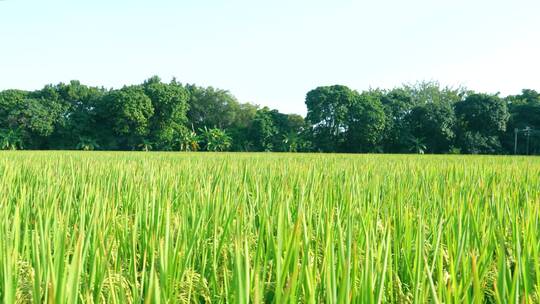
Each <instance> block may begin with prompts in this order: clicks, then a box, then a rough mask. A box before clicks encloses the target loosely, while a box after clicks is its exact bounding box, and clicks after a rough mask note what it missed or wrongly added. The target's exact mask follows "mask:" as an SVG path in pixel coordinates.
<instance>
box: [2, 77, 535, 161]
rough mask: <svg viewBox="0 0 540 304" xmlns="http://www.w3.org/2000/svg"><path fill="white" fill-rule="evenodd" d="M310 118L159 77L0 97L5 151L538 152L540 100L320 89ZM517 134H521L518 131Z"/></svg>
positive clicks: (406, 89) (428, 85)
mask: <svg viewBox="0 0 540 304" xmlns="http://www.w3.org/2000/svg"><path fill="white" fill-rule="evenodd" d="M305 104H306V106H307V115H306V117H302V116H300V115H296V114H284V113H280V112H279V111H277V110H273V109H269V108H268V107H259V106H257V105H253V104H250V103H241V102H239V101H238V100H237V99H236V98H235V97H234V96H233V95H232V94H231V93H230V92H228V91H226V90H220V89H215V88H212V87H200V86H197V85H193V84H182V83H180V82H178V81H176V80H175V79H173V80H172V81H171V82H169V83H165V82H163V81H162V80H161V79H160V78H159V77H157V76H154V77H152V78H149V79H148V80H146V81H144V82H143V83H142V84H139V85H131V86H124V87H123V88H120V89H105V88H99V87H91V86H86V85H83V84H81V83H80V82H78V81H71V82H70V83H68V84H64V83H60V84H57V85H46V86H45V87H44V88H43V89H40V90H36V91H22V90H5V91H2V92H0V148H1V149H33V150H37V149H54V150H66V149H79V150H144V151H149V150H156V151H199V150H201V151H277V152H342V153H464V154H465V153H466V154H513V153H514V149H515V148H516V141H515V139H516V135H517V138H518V140H519V141H518V142H519V144H518V145H517V152H518V153H519V154H538V153H540V140H538V139H539V136H536V135H538V134H537V133H536V131H535V130H540V94H539V93H538V92H536V91H534V90H528V89H525V90H523V91H522V92H521V94H518V95H512V96H506V97H500V96H499V94H485V93H477V92H473V91H470V90H467V89H465V88H461V87H460V88H452V87H443V86H441V85H440V84H439V83H437V82H419V83H416V84H413V85H403V86H401V87H398V88H394V89H391V90H382V89H370V90H366V91H362V92H358V91H355V90H352V89H350V88H348V87H346V86H342V85H335V86H324V87H318V88H315V89H313V90H311V91H310V92H308V93H307V95H306V100H305ZM515 130H518V132H517V133H515Z"/></svg>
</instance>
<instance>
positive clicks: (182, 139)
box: [175, 129, 199, 152]
mask: <svg viewBox="0 0 540 304" xmlns="http://www.w3.org/2000/svg"><path fill="white" fill-rule="evenodd" d="M175 141H176V143H177V145H178V147H179V149H180V151H186V152H187V151H197V150H199V136H197V134H196V133H195V131H192V130H188V129H182V130H181V131H180V132H179V133H178V137H177V138H176V140H175Z"/></svg>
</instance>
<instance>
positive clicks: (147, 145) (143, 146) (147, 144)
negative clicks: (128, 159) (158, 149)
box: [138, 139, 152, 152]
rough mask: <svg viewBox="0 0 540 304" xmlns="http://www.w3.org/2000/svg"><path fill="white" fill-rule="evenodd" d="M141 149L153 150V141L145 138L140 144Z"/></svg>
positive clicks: (145, 150)
mask: <svg viewBox="0 0 540 304" xmlns="http://www.w3.org/2000/svg"><path fill="white" fill-rule="evenodd" d="M138 147H139V148H140V149H141V151H144V152H148V151H150V150H152V143H151V142H150V141H149V140H146V139H143V141H142V143H140V144H139V145H138Z"/></svg>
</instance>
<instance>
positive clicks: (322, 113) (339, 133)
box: [306, 85, 358, 152]
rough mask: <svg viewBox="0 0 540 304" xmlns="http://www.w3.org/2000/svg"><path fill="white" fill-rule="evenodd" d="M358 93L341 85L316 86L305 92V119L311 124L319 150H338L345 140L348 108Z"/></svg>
mask: <svg viewBox="0 0 540 304" xmlns="http://www.w3.org/2000/svg"><path fill="white" fill-rule="evenodd" d="M357 98H358V93H357V92H356V91H353V90H351V89H349V88H348V87H346V86H343V85H334V86H325V87H318V88H316V89H314V90H311V91H309V92H308V93H307V96H306V106H307V110H308V111H307V116H306V120H307V121H308V122H309V123H310V124H311V125H312V126H313V139H314V141H315V142H314V144H315V146H316V147H317V148H318V149H320V150H321V151H325V152H332V151H339V150H340V147H342V146H343V142H344V141H345V137H344V133H345V131H346V130H347V127H348V126H347V118H348V116H349V109H350V108H351V106H352V105H353V104H354V103H355V102H356V99H357Z"/></svg>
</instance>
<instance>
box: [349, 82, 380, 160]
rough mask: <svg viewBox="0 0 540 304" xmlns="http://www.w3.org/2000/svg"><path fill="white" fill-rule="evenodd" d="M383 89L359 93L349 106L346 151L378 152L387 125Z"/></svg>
mask: <svg viewBox="0 0 540 304" xmlns="http://www.w3.org/2000/svg"><path fill="white" fill-rule="evenodd" d="M381 96H382V92H381V91H377V90H375V91H367V92H363V93H362V94H360V95H358V96H357V97H356V98H355V99H354V102H353V103H352V104H351V105H350V106H349V110H348V115H347V120H346V132H345V138H346V141H345V143H344V149H343V150H344V151H345V152H378V151H380V150H381V147H380V146H379V145H380V144H381V140H382V138H383V131H384V127H385V119H386V118H385V113H384V109H383V105H382V103H381Z"/></svg>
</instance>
